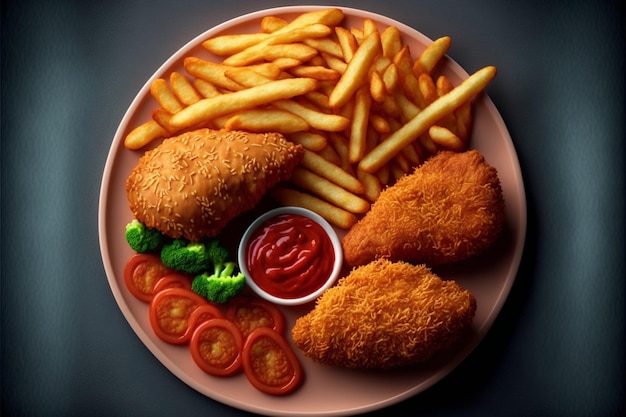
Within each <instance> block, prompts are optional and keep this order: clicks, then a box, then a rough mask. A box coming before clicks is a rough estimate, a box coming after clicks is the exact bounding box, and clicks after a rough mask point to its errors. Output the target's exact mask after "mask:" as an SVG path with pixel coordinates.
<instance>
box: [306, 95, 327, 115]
mask: <svg viewBox="0 0 626 417" xmlns="http://www.w3.org/2000/svg"><path fill="white" fill-rule="evenodd" d="M304 97H305V98H306V99H307V101H308V102H309V103H311V104H312V105H313V106H315V107H316V108H318V109H319V110H320V111H321V112H324V113H332V111H331V109H330V106H329V105H328V96H327V95H326V94H324V93H322V92H321V91H317V90H315V91H311V92H310V93H306V94H305V95H304Z"/></svg>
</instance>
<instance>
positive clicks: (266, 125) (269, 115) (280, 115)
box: [224, 109, 310, 134]
mask: <svg viewBox="0 0 626 417" xmlns="http://www.w3.org/2000/svg"><path fill="white" fill-rule="evenodd" d="M224 127H225V128H226V129H228V130H245V131H248V132H257V133H261V132H279V133H283V134H289V133H294V132H302V131H305V130H308V129H309V127H310V126H309V124H308V123H307V122H306V121H305V120H304V119H302V118H301V117H298V116H296V115H295V114H293V113H290V112H288V111H284V110H278V109H249V110H242V111H240V112H237V113H236V114H235V115H233V116H231V117H230V118H229V119H228V120H227V121H226V123H225V124H224Z"/></svg>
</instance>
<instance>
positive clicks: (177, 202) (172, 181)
mask: <svg viewBox="0 0 626 417" xmlns="http://www.w3.org/2000/svg"><path fill="white" fill-rule="evenodd" d="M302 153H303V149H302V147H301V146H300V145H295V144H293V143H291V142H289V141H288V140H286V139H285V138H284V136H282V135H281V134H278V133H264V134H261V133H247V132H241V131H226V130H219V131H218V130H212V129H198V130H195V131H191V132H185V133H183V134H181V135H179V136H176V137H172V138H169V139H165V140H164V141H163V143H162V144H161V145H159V146H158V147H156V148H155V149H153V150H150V151H148V152H146V153H145V154H144V155H143V156H142V157H141V158H140V160H139V163H138V164H137V166H136V167H135V168H134V169H133V170H132V172H131V174H130V176H129V177H128V179H127V180H126V192H127V194H128V202H129V205H130V209H131V211H132V212H133V214H134V216H135V218H136V219H137V220H139V221H141V222H142V223H144V224H145V225H146V226H148V227H153V228H156V229H158V230H160V231H161V232H162V233H164V234H166V235H168V236H170V237H173V238H179V237H184V238H186V239H189V240H192V241H196V240H198V239H200V238H202V237H211V236H215V235H217V234H218V233H219V232H220V231H221V230H222V228H223V227H224V226H226V224H227V223H228V222H229V221H230V220H232V219H233V218H234V217H236V216H238V215H239V214H241V213H242V212H244V211H247V210H250V209H251V208H253V207H254V206H255V205H256V204H257V203H258V202H259V201H260V199H261V198H262V197H263V195H264V194H265V193H266V192H267V191H268V190H269V188H271V187H272V186H274V185H275V184H277V183H278V182H280V181H285V180H287V179H289V178H290V177H291V173H292V171H293V169H294V167H295V166H296V165H297V164H298V163H299V162H300V160H301V158H302Z"/></svg>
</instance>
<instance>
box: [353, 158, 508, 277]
mask: <svg viewBox="0 0 626 417" xmlns="http://www.w3.org/2000/svg"><path fill="white" fill-rule="evenodd" d="M503 224H504V198H503V195H502V189H501V186H500V180H499V178H498V175H497V172H496V169H495V168H494V167H492V166H490V165H489V164H488V163H487V162H486V161H485V159H484V157H483V155H482V154H480V153H479V152H478V151H476V150H471V151H466V152H462V153H455V152H449V151H444V152H439V153H438V154H436V155H435V156H433V157H431V158H430V159H429V160H427V161H426V162H425V163H424V164H422V165H421V166H420V167H418V168H417V169H416V170H415V171H414V172H413V173H411V174H409V175H406V176H405V177H402V178H401V179H400V180H399V181H398V182H397V183H396V184H394V185H392V186H390V187H388V188H387V189H385V190H383V192H382V193H381V194H380V196H379V198H378V200H377V201H376V202H375V203H374V204H373V205H372V207H371V210H370V212H368V213H367V215H366V216H364V217H363V218H362V219H361V220H360V221H359V222H358V223H357V224H355V225H354V226H353V227H352V228H351V229H350V230H349V231H348V233H347V234H346V236H345V237H344V238H343V240H342V245H343V250H344V257H345V260H346V262H347V263H348V264H349V265H352V266H357V265H363V264H366V263H368V262H370V261H372V260H374V259H376V258H379V257H384V258H388V259H390V260H396V261H399V260H402V261H407V262H412V263H415V264H419V263H425V264H427V265H429V266H435V265H440V264H445V263H450V262H457V261H460V260H463V259H467V258H469V257H471V256H474V255H477V254H479V253H481V252H483V251H484V250H485V249H486V248H487V247H489V246H490V245H491V244H492V243H493V242H494V241H495V239H496V237H497V236H498V235H499V233H500V232H501V230H502V227H503Z"/></svg>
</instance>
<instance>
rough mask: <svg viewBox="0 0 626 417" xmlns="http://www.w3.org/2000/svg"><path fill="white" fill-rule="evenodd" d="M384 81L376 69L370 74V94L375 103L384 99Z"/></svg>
mask: <svg viewBox="0 0 626 417" xmlns="http://www.w3.org/2000/svg"><path fill="white" fill-rule="evenodd" d="M385 93H386V90H385V83H384V82H383V79H382V77H381V76H380V74H379V73H378V72H376V71H372V73H371V74H370V95H371V96H372V99H373V100H374V101H375V102H377V103H382V102H383V101H385Z"/></svg>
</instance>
